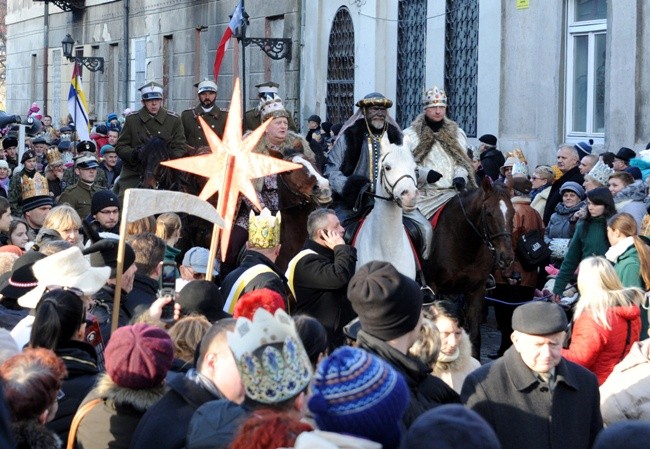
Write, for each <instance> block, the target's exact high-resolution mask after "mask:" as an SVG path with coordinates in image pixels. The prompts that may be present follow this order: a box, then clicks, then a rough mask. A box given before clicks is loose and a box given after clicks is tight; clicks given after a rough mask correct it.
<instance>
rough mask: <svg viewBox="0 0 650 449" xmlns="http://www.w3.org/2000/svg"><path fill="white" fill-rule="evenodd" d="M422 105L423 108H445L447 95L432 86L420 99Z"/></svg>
mask: <svg viewBox="0 0 650 449" xmlns="http://www.w3.org/2000/svg"><path fill="white" fill-rule="evenodd" d="M422 104H423V105H424V108H425V109H426V108H432V107H435V106H444V107H447V94H446V93H445V91H444V90H442V89H439V88H438V86H433V87H432V88H431V89H429V90H427V91H426V92H425V93H424V95H423V97H422Z"/></svg>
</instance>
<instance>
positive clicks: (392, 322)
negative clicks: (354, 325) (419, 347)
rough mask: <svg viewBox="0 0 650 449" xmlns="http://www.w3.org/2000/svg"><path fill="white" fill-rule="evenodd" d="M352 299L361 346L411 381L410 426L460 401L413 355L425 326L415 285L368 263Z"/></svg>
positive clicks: (358, 277)
mask: <svg viewBox="0 0 650 449" xmlns="http://www.w3.org/2000/svg"><path fill="white" fill-rule="evenodd" d="M348 298H349V299H350V302H351V303H352V308H353V309H354V311H355V312H356V313H357V314H358V315H359V321H360V323H361V330H360V331H359V332H358V334H357V344H358V345H359V347H360V348H361V349H365V350H366V351H368V352H370V353H372V354H375V355H378V356H379V357H381V358H382V359H384V360H385V361H387V362H388V363H390V364H391V365H393V367H394V368H395V369H396V370H397V371H398V372H399V373H401V374H402V375H403V376H404V378H405V379H406V383H407V384H408V386H409V392H410V401H409V405H408V408H407V409H406V413H405V414H404V424H405V425H406V426H407V427H409V426H410V425H411V423H412V422H413V421H414V420H415V419H416V418H417V417H418V416H420V415H421V414H423V413H424V412H426V411H427V410H429V409H431V408H434V407H436V406H438V405H440V404H446V403H458V402H460V399H459V397H458V393H456V392H455V391H454V390H452V389H451V387H449V386H448V385H447V384H446V383H444V382H443V381H442V379H440V378H438V377H435V376H433V375H432V374H431V368H430V367H429V366H427V365H425V364H424V362H422V361H420V359H418V358H416V357H414V356H411V355H410V354H409V352H408V350H409V348H410V347H411V346H412V345H413V343H415V342H416V341H417V340H418V337H419V336H420V328H421V326H422V302H423V293H422V290H421V289H420V287H419V286H418V285H417V283H416V282H415V281H413V280H412V279H409V278H408V277H406V276H404V275H403V274H401V273H399V272H398V271H397V270H396V269H395V267H394V266H393V265H391V264H390V263H388V262H369V263H367V264H365V265H363V266H362V267H361V268H359V270H358V271H357V272H356V274H355V275H354V276H353V277H352V279H351V280H350V284H349V285H348Z"/></svg>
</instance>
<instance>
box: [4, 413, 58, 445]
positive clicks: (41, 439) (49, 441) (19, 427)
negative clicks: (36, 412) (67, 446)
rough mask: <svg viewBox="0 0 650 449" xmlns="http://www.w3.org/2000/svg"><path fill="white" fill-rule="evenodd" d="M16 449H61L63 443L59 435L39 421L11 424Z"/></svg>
mask: <svg viewBox="0 0 650 449" xmlns="http://www.w3.org/2000/svg"><path fill="white" fill-rule="evenodd" d="M11 430H12V433H13V435H14V440H15V442H16V446H9V448H12V447H15V449H60V448H61V447H63V446H62V444H63V443H62V441H61V439H60V438H59V437H58V435H57V434H56V433H54V432H52V431H51V430H49V429H48V428H47V427H45V426H44V425H42V424H41V423H39V422H38V421H37V420H35V419H34V420H31V421H22V422H16V423H11Z"/></svg>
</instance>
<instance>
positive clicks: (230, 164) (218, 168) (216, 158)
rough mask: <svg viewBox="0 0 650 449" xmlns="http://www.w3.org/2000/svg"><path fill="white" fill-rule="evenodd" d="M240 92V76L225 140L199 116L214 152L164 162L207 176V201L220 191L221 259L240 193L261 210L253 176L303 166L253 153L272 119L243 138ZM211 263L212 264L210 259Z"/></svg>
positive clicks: (205, 196)
mask: <svg viewBox="0 0 650 449" xmlns="http://www.w3.org/2000/svg"><path fill="white" fill-rule="evenodd" d="M240 95H241V94H240V88H239V78H237V79H236V80H235V85H234V87H233V92H232V98H231V100H230V111H229V112H228V119H227V121H226V128H225V131H224V134H223V140H221V139H219V136H217V135H216V133H215V132H214V131H213V130H212V128H210V126H208V125H207V124H206V123H205V121H204V120H203V118H202V117H199V122H200V123H201V127H202V128H203V133H204V134H205V137H206V138H207V140H208V144H209V145H210V150H211V151H212V153H211V154H205V155H199V156H190V157H184V158H180V159H174V160H171V161H166V162H163V163H162V164H163V165H166V166H168V167H171V168H175V169H177V170H181V171H184V172H188V173H193V174H196V175H199V176H203V177H205V178H208V181H207V183H206V184H205V187H203V190H202V191H201V193H200V195H199V198H201V199H203V200H207V199H208V198H210V197H211V196H212V195H214V194H215V193H216V192H219V200H218V204H217V212H218V213H219V215H220V216H222V217H223V220H224V223H225V226H224V230H223V234H222V235H221V245H220V247H221V257H222V260H223V259H224V258H225V256H226V251H227V249H228V241H229V239H230V233H231V230H232V226H233V221H234V219H235V212H236V210H237V202H238V199H239V194H240V193H242V194H243V195H244V196H246V198H248V199H249V200H250V201H251V203H253V205H254V206H255V207H256V208H257V209H258V210H260V209H261V205H260V203H259V200H258V198H257V192H256V190H255V187H254V186H253V183H252V182H251V179H257V178H262V177H264V176H268V175H272V174H276V173H282V172H285V171H291V170H296V169H298V168H301V165H299V164H295V163H293V162H287V161H284V160H282V159H277V158H274V157H271V156H267V155H264V154H257V153H253V152H252V150H253V149H254V148H255V145H257V143H258V142H259V140H260V139H261V138H262V134H264V131H265V130H266V127H267V126H268V125H269V123H270V122H271V120H267V121H265V122H264V123H262V125H261V126H260V127H258V128H257V129H256V130H255V131H253V132H252V133H251V134H249V135H248V136H247V137H245V138H242V113H241V112H242V111H241V99H240ZM215 229H216V228H215ZM216 233H217V236H215V235H214V234H213V240H216V239H217V237H218V231H217V232H216ZM213 243H216V241H215V242H213ZM210 249H211V251H210V253H211V256H213V255H214V254H215V253H216V251H215V248H210ZM208 266H212V265H211V262H210V261H209V262H208Z"/></svg>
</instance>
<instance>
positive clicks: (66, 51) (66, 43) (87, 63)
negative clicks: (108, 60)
mask: <svg viewBox="0 0 650 449" xmlns="http://www.w3.org/2000/svg"><path fill="white" fill-rule="evenodd" d="M61 46H62V47H63V56H65V57H66V58H68V61H71V62H72V61H74V62H75V63H77V64H81V65H83V66H84V67H86V68H87V69H88V70H90V71H91V72H102V73H104V58H94V57H86V56H82V57H79V56H76V55H73V54H72V47H74V39H72V36H70V35H69V34H67V35H66V36H65V39H63V40H62V41H61Z"/></svg>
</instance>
